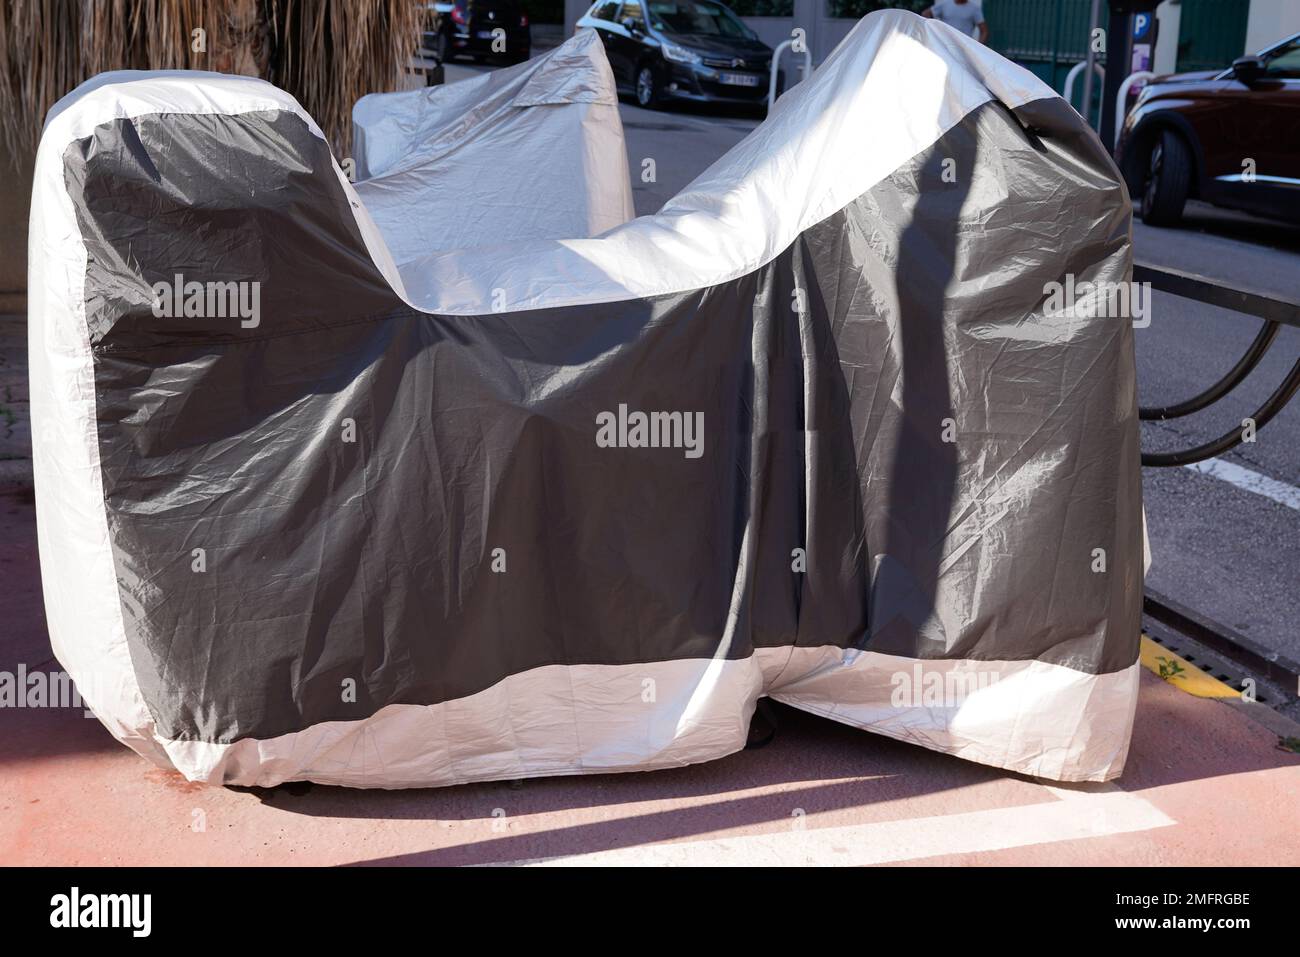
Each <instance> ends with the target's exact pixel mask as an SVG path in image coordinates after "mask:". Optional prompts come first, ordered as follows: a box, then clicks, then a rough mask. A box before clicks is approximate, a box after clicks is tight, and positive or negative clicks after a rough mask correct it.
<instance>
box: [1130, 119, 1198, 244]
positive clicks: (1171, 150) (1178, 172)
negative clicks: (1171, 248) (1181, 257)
mask: <svg viewBox="0 0 1300 957" xmlns="http://www.w3.org/2000/svg"><path fill="white" fill-rule="evenodd" d="M1191 187H1192V154H1191V150H1189V149H1188V148H1187V141H1186V140H1184V139H1183V138H1182V137H1181V136H1179V135H1178V134H1177V133H1175V132H1174V131H1173V130H1165V131H1163V132H1162V133H1161V134H1160V138H1159V139H1158V140H1156V142H1155V144H1154V145H1153V146H1152V147H1151V154H1150V156H1149V157H1148V159H1147V174H1146V180H1145V182H1144V184H1143V187H1142V222H1144V223H1146V224H1147V225H1148V226H1176V225H1178V221H1179V220H1181V219H1182V218H1183V205H1184V204H1185V203H1186V202H1187V194H1188V193H1189V192H1191Z"/></svg>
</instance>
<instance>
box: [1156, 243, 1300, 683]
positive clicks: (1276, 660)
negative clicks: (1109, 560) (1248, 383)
mask: <svg viewBox="0 0 1300 957" xmlns="http://www.w3.org/2000/svg"><path fill="white" fill-rule="evenodd" d="M1133 281H1134V282H1148V283H1150V284H1151V288H1152V289H1153V290H1154V289H1158V290H1160V291H1161V292H1165V293H1169V294H1170V295H1171V296H1179V297H1181V298H1183V299H1192V300H1195V301H1196V302H1203V303H1205V304H1206V305H1210V306H1217V307H1219V308H1221V309H1230V310H1232V311H1234V312H1240V313H1243V314H1245V315H1248V316H1255V317H1256V318H1258V319H1263V320H1264V324H1263V326H1261V327H1260V330H1259V332H1258V333H1256V334H1255V338H1254V340H1253V341H1252V342H1251V344H1250V345H1249V346H1248V347H1247V348H1246V351H1245V353H1244V354H1243V355H1242V356H1241V358H1240V359H1238V360H1237V363H1236V364H1235V365H1234V366H1233V367H1232V368H1231V369H1229V370H1228V372H1227V374H1226V375H1224V376H1223V377H1222V378H1221V379H1219V380H1218V381H1217V382H1215V383H1214V384H1213V385H1211V386H1210V387H1209V388H1208V389H1206V390H1205V391H1204V392H1201V393H1199V394H1198V395H1194V396H1192V397H1191V398H1190V399H1184V400H1183V401H1182V402H1175V403H1174V404H1172V405H1166V406H1157V407H1139V408H1138V417H1139V418H1140V419H1142V420H1144V421H1147V422H1150V421H1164V420H1166V419H1176V418H1181V417H1182V416H1185V415H1191V414H1192V413H1193V412H1199V411H1200V410H1201V409H1204V408H1207V407H1208V406H1211V405H1213V404H1214V403H1215V402H1218V401H1219V400H1220V399H1222V398H1223V397H1224V396H1225V395H1227V394H1228V393H1229V392H1231V391H1232V390H1233V389H1235V388H1236V387H1237V386H1238V385H1240V384H1241V382H1242V381H1243V380H1244V379H1245V378H1246V376H1248V375H1250V373H1251V372H1252V371H1253V370H1254V369H1255V367H1256V366H1258V365H1259V362H1260V360H1261V359H1262V358H1263V357H1264V354H1265V353H1266V352H1268V349H1269V347H1270V346H1271V345H1272V344H1273V341H1274V340H1275V339H1276V338H1277V334H1278V332H1279V331H1280V330H1281V328H1282V326H1284V325H1285V326H1296V327H1300V305H1297V304H1296V303H1293V302H1286V301H1284V300H1281V299H1274V298H1272V297H1270V296H1261V295H1259V294H1258V293H1253V292H1248V291H1246V290H1244V289H1236V288H1233V287H1231V286H1225V285H1222V284H1221V283H1215V282H1211V281H1210V280H1208V279H1206V278H1204V277H1202V276H1197V275H1193V274H1192V273H1187V272H1182V271H1179V270H1176V269H1156V268H1154V267H1152V266H1144V265H1141V264H1136V265H1134V267H1133ZM1297 390H1300V359H1297V360H1296V363H1295V365H1294V366H1292V367H1291V371H1290V372H1289V373H1287V375H1286V377H1285V378H1284V379H1283V380H1282V384H1281V385H1279V386H1278V387H1277V388H1276V389H1275V390H1274V391H1273V394H1272V395H1270V396H1269V397H1268V399H1267V400H1265V402H1264V404H1263V405H1262V406H1260V407H1259V409H1258V410H1257V411H1256V412H1255V414H1254V415H1253V416H1252V418H1253V419H1254V420H1255V428H1256V429H1257V430H1258V429H1262V428H1263V427H1264V425H1265V424H1267V423H1268V421H1269V420H1270V419H1272V418H1273V417H1274V416H1275V415H1277V413H1278V412H1280V411H1281V410H1282V409H1283V408H1284V407H1285V406H1286V404H1287V403H1288V402H1289V401H1290V400H1291V399H1292V398H1293V397H1294V396H1295V394H1296V392H1297ZM1243 441H1244V436H1243V435H1242V433H1241V430H1240V429H1237V430H1234V431H1231V432H1228V433H1226V434H1224V435H1221V436H1219V438H1217V439H1215V440H1214V441H1212V442H1206V443H1204V444H1203V445H1198V446H1196V447H1195V448H1190V449H1183V450H1182V451H1179V452H1143V453H1142V464H1143V465H1144V466H1155V467H1157V468H1167V467H1172V466H1176V465H1190V464H1191V463H1193V462H1200V461H1203V460H1205V459H1208V458H1212V457H1214V456H1216V455H1219V454H1221V453H1223V452H1226V451H1228V450H1229V449H1232V448H1235V447H1236V446H1238V445H1240V444H1241V443H1242V442H1243ZM1144 592H1145V594H1144V597H1143V605H1142V607H1143V611H1144V612H1145V613H1146V614H1147V615H1148V616H1149V617H1151V618H1153V619H1155V620H1156V621H1158V622H1160V623H1161V624H1163V625H1165V626H1166V627H1169V628H1172V629H1174V630H1175V631H1177V632H1179V633H1181V634H1183V635H1186V636H1188V637H1190V638H1192V639H1194V640H1196V641H1199V642H1200V643H1201V644H1203V645H1205V646H1207V647H1209V648H1211V649H1213V650H1214V651H1217V652H1219V653H1221V654H1223V655H1226V656H1227V657H1228V658H1230V659H1233V660H1234V661H1236V662H1237V663H1238V664H1241V665H1244V666H1245V667H1247V668H1249V669H1251V670H1253V671H1254V672H1256V673H1257V674H1259V675H1262V676H1263V677H1266V678H1269V679H1271V680H1274V681H1276V682H1278V683H1279V684H1280V685H1282V686H1283V687H1290V688H1297V689H1300V663H1297V662H1295V661H1293V660H1291V659H1290V658H1288V657H1286V656H1285V655H1283V654H1281V653H1279V652H1278V651H1276V650H1274V649H1270V648H1267V647H1265V646H1263V645H1261V644H1258V643H1257V642H1255V641H1254V640H1253V639H1251V638H1249V637H1247V636H1245V635H1242V634H1240V633H1239V632H1237V631H1235V630H1234V629H1232V628H1230V627H1228V626H1227V625H1224V624H1222V623H1220V622H1217V621H1213V620H1212V619H1210V618H1207V617H1205V616H1204V615H1201V614H1199V613H1197V612H1195V611H1193V610H1192V609H1189V608H1186V607H1184V606H1182V605H1180V604H1178V603H1177V602H1175V601H1173V600H1172V599H1170V598H1168V597H1166V596H1164V595H1161V594H1160V593H1159V592H1155V591H1152V590H1151V589H1150V588H1146V589H1144ZM1297 693H1300V691H1297Z"/></svg>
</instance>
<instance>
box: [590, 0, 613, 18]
mask: <svg viewBox="0 0 1300 957" xmlns="http://www.w3.org/2000/svg"><path fill="white" fill-rule="evenodd" d="M616 13H618V0H613V2H612V3H598V4H596V6H595V8H594V9H593V10H592V11H591V15H592V16H593V17H595V18H596V19H597V20H608V21H609V22H610V23H613V22H614V14H616Z"/></svg>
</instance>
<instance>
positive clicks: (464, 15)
mask: <svg viewBox="0 0 1300 957" xmlns="http://www.w3.org/2000/svg"><path fill="white" fill-rule="evenodd" d="M426 9H431V10H432V12H433V16H432V17H431V21H432V22H430V23H428V24H426V30H425V34H424V47H425V49H427V50H432V51H433V52H434V53H435V54H436V55H437V57H438V59H439V60H441V61H442V62H443V63H448V62H450V61H451V60H453V59H455V58H456V57H457V56H470V57H473V58H474V61H475V62H476V63H477V62H481V61H483V60H486V59H488V58H490V57H495V58H498V59H505V60H508V61H509V62H511V63H522V62H523V61H524V60H527V59H528V57H529V56H531V55H532V46H533V38H532V28H531V27H530V26H529V24H528V14H527V13H525V12H524V8H523V6H522V5H521V4H520V3H519V0H446V2H441V0H439V2H435V3H431V4H428V5H427V7H426ZM498 31H500V32H499V33H498ZM494 41H495V42H496V45H495V46H493V42H494Z"/></svg>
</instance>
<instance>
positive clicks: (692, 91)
mask: <svg viewBox="0 0 1300 957" xmlns="http://www.w3.org/2000/svg"><path fill="white" fill-rule="evenodd" d="M578 26H579V27H590V28H592V29H594V30H595V31H596V32H597V33H599V34H600V38H601V40H603V41H604V44H605V54H606V56H608V57H609V65H610V67H611V68H612V69H613V71H614V79H615V81H616V82H617V83H618V86H619V89H620V90H624V91H627V92H630V93H633V94H635V96H636V100H637V103H639V104H640V105H641V106H647V107H648V106H654V105H656V104H657V103H660V102H662V101H664V100H672V99H677V100H692V101H695V102H709V103H734V104H749V105H755V106H761V105H762V104H763V103H764V102H765V101H766V99H767V89H768V77H769V75H770V71H771V67H772V48H771V47H769V46H768V45H767V44H765V43H764V42H763V41H762V40H760V39H759V38H758V36H757V34H755V33H754V31H753V30H751V29H749V27H747V26H745V24H744V23H743V22H742V21H741V19H740V17H738V16H736V15H735V14H734V13H732V12H731V10H730V9H728V8H727V7H726V6H724V5H723V4H721V3H716V2H714V0H624V2H619V0H597V3H596V4H595V5H594V6H592V8H591V9H590V10H588V11H587V15H586V16H584V17H583V18H582V19H581V20H579V21H578Z"/></svg>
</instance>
